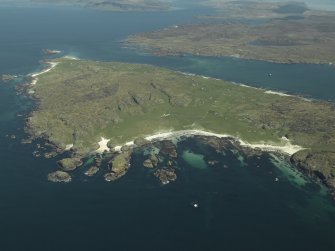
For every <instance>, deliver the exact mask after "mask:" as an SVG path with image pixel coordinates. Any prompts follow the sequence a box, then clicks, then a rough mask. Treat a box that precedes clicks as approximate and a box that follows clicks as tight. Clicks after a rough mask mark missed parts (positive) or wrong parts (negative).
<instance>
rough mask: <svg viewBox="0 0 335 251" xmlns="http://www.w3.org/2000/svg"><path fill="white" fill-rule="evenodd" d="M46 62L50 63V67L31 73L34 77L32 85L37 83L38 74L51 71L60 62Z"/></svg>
mask: <svg viewBox="0 0 335 251" xmlns="http://www.w3.org/2000/svg"><path fill="white" fill-rule="evenodd" d="M46 64H48V65H49V67H48V68H46V69H44V70H42V71H41V72H37V73H32V74H30V75H29V76H31V77H32V78H33V80H32V81H31V83H30V84H31V85H36V83H37V81H38V76H40V75H42V74H44V73H47V72H49V71H51V70H52V69H53V68H55V67H56V66H57V65H58V64H59V62H46Z"/></svg>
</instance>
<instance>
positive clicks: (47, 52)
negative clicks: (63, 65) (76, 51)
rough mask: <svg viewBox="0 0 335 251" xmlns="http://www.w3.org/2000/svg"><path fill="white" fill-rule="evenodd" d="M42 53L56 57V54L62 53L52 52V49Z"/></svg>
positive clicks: (44, 50)
mask: <svg viewBox="0 0 335 251" xmlns="http://www.w3.org/2000/svg"><path fill="white" fill-rule="evenodd" d="M42 52H43V53H44V54H46V55H56V54H59V53H61V51H57V50H50V49H43V50H42Z"/></svg>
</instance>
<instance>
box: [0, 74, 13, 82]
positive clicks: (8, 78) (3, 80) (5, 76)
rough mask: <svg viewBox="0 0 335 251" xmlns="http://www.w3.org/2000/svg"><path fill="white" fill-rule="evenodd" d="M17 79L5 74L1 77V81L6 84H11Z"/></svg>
mask: <svg viewBox="0 0 335 251" xmlns="http://www.w3.org/2000/svg"><path fill="white" fill-rule="evenodd" d="M15 78H16V77H15V76H14V75H9V74H3V75H2V76H1V81H2V82H4V83H7V82H10V81H12V80H14V79H15Z"/></svg>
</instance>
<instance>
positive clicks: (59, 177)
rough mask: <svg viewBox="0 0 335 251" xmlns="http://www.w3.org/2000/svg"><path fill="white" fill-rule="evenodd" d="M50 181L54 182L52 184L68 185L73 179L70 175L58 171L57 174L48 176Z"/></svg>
mask: <svg viewBox="0 0 335 251" xmlns="http://www.w3.org/2000/svg"><path fill="white" fill-rule="evenodd" d="M48 180H49V181H52V182H65V183H68V182H70V181H71V180H72V179H71V176H70V174H68V173H67V172H63V171H56V172H53V173H49V174H48Z"/></svg>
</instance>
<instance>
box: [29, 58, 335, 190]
mask: <svg viewBox="0 0 335 251" xmlns="http://www.w3.org/2000/svg"><path fill="white" fill-rule="evenodd" d="M49 64H50V68H49V69H47V70H44V71H43V72H42V73H40V74H33V75H32V76H38V79H37V77H35V78H36V79H35V80H33V83H34V84H33V85H28V89H27V91H28V93H31V95H33V97H34V98H36V99H37V101H38V102H37V104H38V105H37V108H36V110H35V111H33V112H32V113H31V115H30V117H29V118H28V120H27V131H28V132H29V133H30V134H31V135H32V136H33V137H34V138H38V137H42V138H45V139H47V140H48V142H50V143H52V144H53V145H54V146H56V147H57V148H58V149H59V150H60V152H61V151H68V150H71V151H72V157H71V158H70V159H64V160H62V161H61V162H60V163H59V164H60V167H61V169H62V170H63V171H71V170H73V169H74V168H75V166H76V165H81V164H82V162H81V159H82V158H83V157H85V156H88V155H89V154H90V153H92V152H96V151H98V152H99V151H100V153H101V154H102V153H103V152H104V151H105V152H108V151H112V152H120V151H121V152H122V153H121V155H120V154H119V155H117V157H115V158H114V160H112V161H111V162H110V166H111V172H110V173H108V174H107V176H106V180H115V179H116V178H119V177H121V176H122V175H124V174H125V173H126V170H127V169H128V165H129V159H130V156H131V148H132V147H134V146H140V145H145V144H148V143H149V142H152V141H157V140H158V141H159V140H165V139H166V138H169V137H170V138H171V136H173V135H174V134H176V135H178V134H179V135H181V136H183V135H184V136H185V135H186V136H187V135H203V136H206V137H214V138H223V137H230V138H233V139H235V140H236V142H238V144H239V145H240V146H241V147H257V148H260V149H264V150H269V151H281V152H284V153H287V154H288V155H291V160H292V161H293V162H294V163H295V164H296V165H297V166H299V167H301V168H304V169H305V170H306V171H308V172H311V173H313V174H314V173H317V174H318V176H319V177H322V179H323V181H324V182H325V183H326V184H328V185H329V186H331V185H334V181H335V178H334V177H335V175H334V174H335V161H334V156H335V152H334V149H335V108H334V106H333V104H331V103H327V102H321V101H312V100H306V99H303V98H300V97H295V96H290V95H284V94H281V93H277V92H271V91H268V90H264V89H257V88H252V87H247V86H243V85H239V84H236V83H231V82H227V81H224V80H219V79H213V78H208V77H204V76H196V75H192V74H186V73H182V72H174V71H171V70H168V69H163V68H159V67H154V66H150V65H143V64H126V63H117V62H96V61H85V60H76V59H72V58H60V59H56V60H53V61H51V62H50V63H49ZM155 135H156V136H155ZM167 149H168V150H165V152H166V153H168V154H169V155H171V156H175V154H176V152H175V150H174V149H173V146H170V145H168V147H167ZM292 149H293V150H292ZM153 159H155V157H153ZM98 162H99V164H101V160H98ZM154 162H156V160H155V161H154ZM146 165H147V166H151V164H150V163H148V161H147V162H146ZM92 170H94V173H95V172H96V171H97V168H96V167H95V168H93V169H92ZM61 174H62V175H61V177H64V179H65V180H70V179H69V177H68V176H66V175H63V173H61ZM157 176H159V177H165V178H166V177H170V178H171V179H174V178H175V176H174V174H172V173H171V172H169V174H167V173H162V172H158V173H157ZM51 177H52V178H53V179H54V178H55V177H60V175H59V173H57V175H53V176H51ZM334 187H335V186H334Z"/></svg>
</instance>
